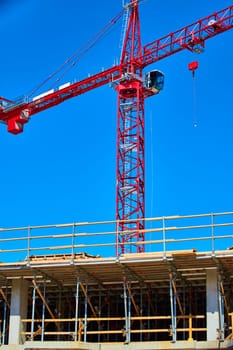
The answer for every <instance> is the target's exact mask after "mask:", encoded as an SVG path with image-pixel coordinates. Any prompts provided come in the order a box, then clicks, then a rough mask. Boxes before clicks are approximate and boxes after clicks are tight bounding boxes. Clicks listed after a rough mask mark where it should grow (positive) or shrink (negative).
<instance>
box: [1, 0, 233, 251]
mask: <svg viewBox="0 0 233 350" xmlns="http://www.w3.org/2000/svg"><path fill="white" fill-rule="evenodd" d="M139 3H140V0H129V1H127V3H126V4H125V11H126V13H127V14H128V16H127V19H128V20H127V21H126V26H125V35H124V40H123V49H122V53H121V60H120V64H118V65H115V66H113V67H111V68H109V69H107V70H104V71H101V72H100V73H97V74H95V75H93V76H89V77H88V78H86V79H83V80H80V81H78V82H75V83H71V82H66V83H64V84H62V85H61V86H59V87H57V88H56V89H49V90H48V91H45V92H43V93H40V94H39V95H37V96H34V97H32V98H29V99H28V98H24V99H20V100H17V101H10V100H9V99H6V98H0V121H1V122H3V123H5V124H7V128H8V131H9V132H11V133H13V134H18V133H20V132H22V131H23V127H24V125H25V124H26V123H27V122H28V121H29V119H30V117H31V116H33V115H34V114H36V113H39V112H41V111H43V110H46V109H48V108H51V107H53V106H55V105H58V104H59V103H61V102H64V101H66V100H68V99H70V98H73V97H75V96H78V95H81V94H83V93H86V92H87V91H90V90H93V89H95V88H97V87H100V86H103V85H105V84H107V83H111V85H112V86H113V87H114V88H115V90H116V91H117V93H118V107H117V110H118V112H117V157H116V178H117V181H116V183H117V185H116V220H117V240H118V245H117V251H118V254H119V255H120V254H124V253H126V252H127V251H126V246H127V243H128V241H130V242H134V244H132V245H131V251H130V252H138V253H141V252H144V244H143V242H144V239H145V237H144V220H143V218H144V217H145V164H144V157H145V155H144V128H145V125H144V101H145V98H147V97H150V96H153V95H155V94H157V93H159V91H160V90H162V88H163V78H164V77H163V73H162V72H160V71H159V70H152V71H151V72H148V73H147V74H145V76H143V69H144V68H146V67H148V66H149V65H151V64H152V63H155V62H157V61H159V60H161V59H164V58H166V57H168V56H171V55H173V54H175V53H178V52H180V51H182V50H189V51H191V52H194V53H200V52H202V51H203V50H204V46H205V41H206V40H207V39H209V38H212V37H214V36H216V35H218V34H221V33H223V32H225V31H228V30H229V29H231V28H232V27H233V6H229V7H228V8H225V9H223V10H220V11H218V12H215V13H213V14H211V15H209V16H207V17H205V18H202V19H200V20H198V21H197V22H195V23H192V24H190V25H188V26H186V27H183V28H181V29H180V30H177V31H175V32H172V33H169V34H168V35H166V36H164V37H162V38H160V39H158V40H155V41H152V42H151V43H148V44H146V45H144V46H143V45H142V44H141V33H140V21H139ZM118 18H119V16H116V17H115V18H114V19H113V20H112V21H111V23H114V22H116V21H117V20H118ZM92 44H93V43H91V45H92ZM91 45H90V46H91ZM123 232H124V234H123Z"/></svg>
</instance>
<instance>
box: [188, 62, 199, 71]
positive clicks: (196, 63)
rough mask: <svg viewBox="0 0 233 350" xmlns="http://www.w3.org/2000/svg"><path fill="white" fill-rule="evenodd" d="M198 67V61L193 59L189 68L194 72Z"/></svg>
mask: <svg viewBox="0 0 233 350" xmlns="http://www.w3.org/2000/svg"><path fill="white" fill-rule="evenodd" d="M197 68H198V61H193V62H190V63H189V64H188V69H189V70H191V71H192V72H193V71H195V70H196V69H197Z"/></svg>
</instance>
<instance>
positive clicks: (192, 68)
mask: <svg viewBox="0 0 233 350" xmlns="http://www.w3.org/2000/svg"><path fill="white" fill-rule="evenodd" d="M197 68H198V61H193V62H190V63H189V64H188V69H189V70H190V71H191V72H192V78H193V115H194V122H193V126H194V127H195V128H196V127H197V103H196V84H195V71H196V69H197Z"/></svg>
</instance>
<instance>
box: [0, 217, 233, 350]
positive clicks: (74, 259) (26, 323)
mask: <svg viewBox="0 0 233 350" xmlns="http://www.w3.org/2000/svg"><path fill="white" fill-rule="evenodd" d="M115 224H116V223H115V222H99V223H87V222H86V223H85V222H83V223H72V224H60V225H49V226H32V227H22V228H9V229H1V237H2V238H1V240H0V242H1V247H0V248H1V250H0V254H1V258H0V259H1V265H0V278H1V289H0V293H1V303H0V322H1V323H0V326H1V333H0V335H1V345H2V347H3V348H10V349H12V348H15V349H40V348H45V349H48V348H52V349H53V348H54V349H58V348H63V349H71V348H76V349H102V348H104V349H120V348H121V347H122V348H124V349H126V348H127V349H180V348H183V349H193V348H198V349H202V348H208V349H216V348H231V347H232V348H233V343H232V338H233V328H232V327H233V302H232V300H233V299H232V294H233V274H232V269H233V254H232V249H231V248H232V247H231V244H232V238H233V234H232V226H233V213H217V214H204V215H190V216H182V217H180V216H171V217H159V218H152V219H145V227H146V228H145V237H146V239H145V241H144V244H145V251H146V252H144V253H133V252H131V251H133V250H134V249H132V248H133V247H132V245H135V244H136V243H135V242H130V241H128V242H127V245H126V246H125V253H124V254H121V255H119V254H118V249H117V245H118V242H119V239H117V237H116V233H115V231H114V227H115ZM121 234H124V233H121Z"/></svg>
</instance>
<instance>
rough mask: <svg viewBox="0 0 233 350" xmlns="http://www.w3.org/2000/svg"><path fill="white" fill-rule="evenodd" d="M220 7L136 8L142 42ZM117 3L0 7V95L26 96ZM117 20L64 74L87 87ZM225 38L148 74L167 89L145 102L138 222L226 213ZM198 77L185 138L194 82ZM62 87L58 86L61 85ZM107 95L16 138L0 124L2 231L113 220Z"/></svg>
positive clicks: (115, 44)
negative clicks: (158, 74) (142, 216)
mask: <svg viewBox="0 0 233 350" xmlns="http://www.w3.org/2000/svg"><path fill="white" fill-rule="evenodd" d="M229 5H231V4H230V3H229V1H225V0H222V1H221V2H219V0H212V1H207V0H202V1H201V0H198V1H197V0H195V1H194V0H190V1H186V2H184V1H183V0H177V1H172V0H167V1H157V0H147V1H146V2H144V3H143V4H142V5H141V6H140V18H141V32H142V43H143V45H145V44H147V43H148V42H150V41H153V40H155V39H159V38H160V37H163V36H164V35H166V34H169V33H170V32H172V31H176V30H177V29H180V28H182V27H183V26H185V25H188V24H191V23H192V22H195V21H196V20H198V19H199V18H202V17H204V16H207V15H209V14H211V13H213V12H214V11H218V10H221V9H223V8H225V7H227V6H229ZM121 8H122V1H121V0H114V1H109V0H102V1H98V2H97V1H94V0H89V1H80V0H66V1H65V0H56V1H55V0H49V1H48V0H40V1H38V0H15V1H13V0H12V1H11V0H8V1H0V14H1V21H0V31H1V47H2V49H1V58H0V60H1V92H0V95H1V96H4V97H6V98H9V99H13V98H16V97H18V96H21V95H24V94H27V93H29V92H30V91H32V90H33V89H34V88H35V87H37V86H38V84H39V83H40V82H41V81H43V80H44V79H45V78H46V77H47V76H48V75H49V74H50V73H52V72H53V71H54V70H56V68H57V67H59V66H60V65H61V64H62V63H63V62H64V61H65V60H66V59H67V58H68V57H70V56H71V55H72V53H73V52H74V51H76V50H77V49H78V48H80V47H81V46H82V45H83V44H84V43H85V42H86V41H87V40H88V39H89V38H90V37H91V36H92V35H94V34H95V33H96V32H98V31H99V30H100V29H101V28H102V27H104V26H105V24H106V23H107V22H108V21H109V20H110V19H111V18H113V17H114V16H115V15H116V14H117V13H118V12H120V11H121ZM121 27H122V23H121V21H120V22H119V23H118V24H117V25H116V26H115V27H114V28H113V29H112V31H111V32H110V33H109V34H108V36H106V38H105V39H104V40H103V41H101V42H100V43H99V44H98V45H97V46H95V47H94V48H93V49H92V50H91V51H90V52H89V53H88V54H87V55H86V56H85V57H84V58H83V59H82V60H81V61H80V62H79V63H78V64H77V65H76V66H75V67H74V69H73V70H72V71H71V72H69V74H68V75H67V77H65V78H64V80H63V82H66V81H69V80H73V79H81V78H85V77H86V76H87V75H88V74H94V73H98V72H99V71H101V70H102V69H103V68H104V69H107V68H110V67H111V66H112V65H113V63H114V62H115V61H116V60H117V59H119V53H120V48H119V44H120V36H121ZM232 38H233V31H228V32H226V33H223V34H221V35H219V36H217V37H215V38H213V39H210V40H208V41H207V42H206V49H205V52H204V53H203V54H201V55H194V54H191V53H190V52H188V51H183V52H181V53H179V54H175V55H173V56H171V57H168V58H166V59H164V60H162V61H160V62H158V63H157V64H155V65H152V66H150V67H148V69H147V70H146V71H148V70H152V69H155V68H157V69H160V70H162V71H163V72H164V74H165V88H164V91H163V92H161V94H160V95H158V96H155V97H153V98H151V99H148V100H147V101H146V109H145V121H146V137H145V143H146V215H147V216H161V215H175V214H179V215H185V214H196V213H208V212H222V211H231V210H232V197H233V182H232V173H233V165H232V151H233V141H232V140H233V139H232V124H233V120H232V108H231V101H232V78H233V74H232V59H233V51H232ZM193 60H198V61H199V69H198V71H197V73H196V95H197V122H198V126H197V127H196V128H195V127H194V126H193V123H194V109H193V91H192V77H191V73H190V72H189V71H188V69H187V65H188V63H190V62H191V61H193ZM59 84H60V83H59ZM116 99H117V96H116V92H115V91H114V90H112V89H111V88H110V87H109V86H104V87H102V88H99V89H96V90H93V91H91V92H89V93H86V94H84V95H83V96H79V97H77V98H74V99H72V100H70V101H67V102H65V103H63V104H61V105H59V106H57V107H54V108H52V109H50V110H47V111H44V112H42V113H40V114H37V115H35V116H33V117H32V119H31V121H30V122H29V123H28V124H27V125H26V126H25V131H24V132H23V133H22V134H20V135H17V136H14V135H11V134H9V133H7V131H6V128H5V126H4V125H0V147H1V153H0V162H1V172H0V184H1V185H0V188H1V190H0V193H1V196H0V198H1V216H0V217H1V219H0V221H1V222H0V227H15V226H25V225H38V224H40V225H42V224H53V223H66V222H73V221H83V220H87V221H96V220H111V219H114V218H115V183H116V176H115V173H116V170H115V168H116V161H115V159H116Z"/></svg>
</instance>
